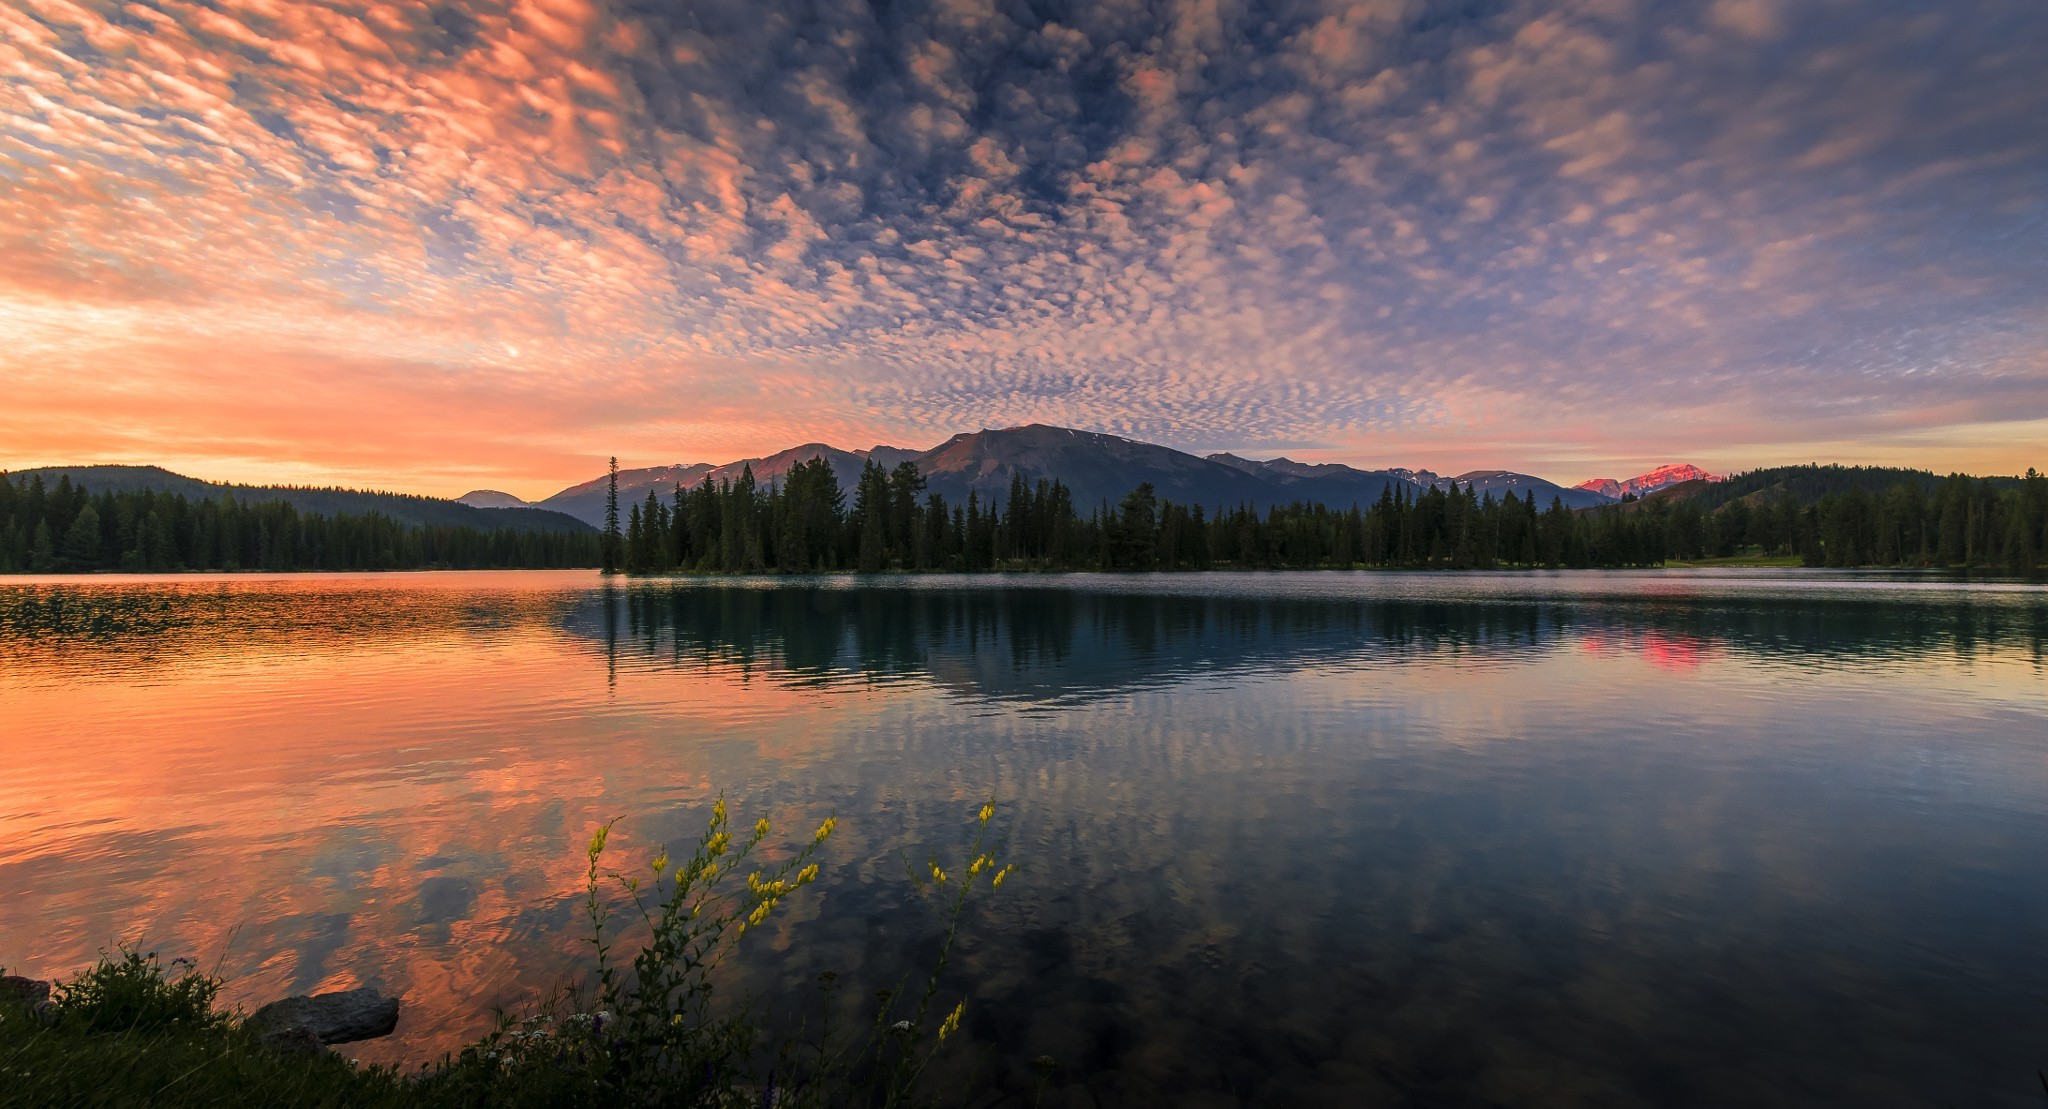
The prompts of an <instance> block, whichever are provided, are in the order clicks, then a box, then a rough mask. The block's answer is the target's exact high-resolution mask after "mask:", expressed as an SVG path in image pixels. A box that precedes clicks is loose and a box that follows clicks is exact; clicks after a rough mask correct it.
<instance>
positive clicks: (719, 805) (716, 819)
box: [711, 797, 725, 824]
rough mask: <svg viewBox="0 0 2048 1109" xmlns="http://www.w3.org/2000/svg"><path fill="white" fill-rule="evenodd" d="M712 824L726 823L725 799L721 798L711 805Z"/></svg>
mask: <svg viewBox="0 0 2048 1109" xmlns="http://www.w3.org/2000/svg"><path fill="white" fill-rule="evenodd" d="M711 822H712V823H713V824H723V823H725V798H723V797H721V798H719V799H718V800H716V801H713V802H712V803H711Z"/></svg>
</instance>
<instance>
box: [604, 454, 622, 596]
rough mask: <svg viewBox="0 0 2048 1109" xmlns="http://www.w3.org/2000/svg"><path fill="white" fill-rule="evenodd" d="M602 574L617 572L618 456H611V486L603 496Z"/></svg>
mask: <svg viewBox="0 0 2048 1109" xmlns="http://www.w3.org/2000/svg"><path fill="white" fill-rule="evenodd" d="M604 572H605V573H607V574H616V573H618V572H619V456H618V455H613V456H612V470H611V486H610V488H609V489H607V490H606V491H605V495H604Z"/></svg>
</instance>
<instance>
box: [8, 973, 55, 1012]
mask: <svg viewBox="0 0 2048 1109" xmlns="http://www.w3.org/2000/svg"><path fill="white" fill-rule="evenodd" d="M48 1000H50V984H49V983H48V982H45V981H43V980H42V979H40V978H23V977H22V976H21V975H19V974H5V975H0V1005H26V1006H29V1007H31V1008H33V1007H35V1006H37V1005H41V1004H42V1003H43V1002H45V1001H48Z"/></svg>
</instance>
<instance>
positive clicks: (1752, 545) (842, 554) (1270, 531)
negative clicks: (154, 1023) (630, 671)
mask: <svg viewBox="0 0 2048 1109" xmlns="http://www.w3.org/2000/svg"><path fill="white" fill-rule="evenodd" d="M2010 484H2011V487H2010V488H2003V489H2001V488H1999V487H1998V486H1997V485H1996V484H1994V483H1989V482H1980V481H1975V480H1973V479H1970V478H1961V477H1958V478H1954V479H1949V480H1948V481H1946V482H1944V483H1943V485H1942V486H1941V489H1940V490H1939V491H1938V495H1937V496H1936V497H1934V498H1931V499H1930V498H1924V497H1922V498H1920V499H1918V500H1915V499H1914V498H1915V497H1916V496H1917V493H1916V487H1914V486H1912V485H1904V486H1901V487H1900V488H1901V489H1903V490H1904V492H1901V493H1898V494H1897V495H1896V496H1894V495H1892V494H1887V495H1886V496H1885V497H1884V498H1877V497H1875V496H1874V495H1872V494H1868V493H1864V492H1861V491H1859V490H1851V491H1850V492H1847V493H1829V494H1826V495H1823V496H1822V497H1821V498H1820V499H1819V500H1818V501H1816V502H1814V503H1812V504H1801V503H1800V502H1799V500H1798V499H1797V497H1796V496H1794V495H1792V494H1791V493H1789V492H1786V491H1782V490H1781V491H1780V493H1779V496H1778V498H1777V499H1776V500H1772V501H1767V502H1765V503H1763V504H1760V505H1756V506H1752V505H1751V504H1749V502H1747V501H1735V502H1732V503H1730V504H1728V505H1727V506H1726V507H1725V508H1723V509H1722V510H1720V511H1716V512H1708V511H1706V507H1705V504H1704V503H1703V498H1691V499H1652V500H1647V501H1643V502H1640V503H1635V504H1629V505H1623V506H1615V507H1612V508H1602V509H1590V510H1580V511H1573V510H1571V509H1568V508H1566V507H1565V506H1564V504H1563V503H1562V502H1561V501H1559V500H1557V499H1555V498H1553V500H1552V502H1551V504H1550V505H1549V506H1548V507H1541V508H1539V506H1538V505H1537V504H1536V500H1535V498H1534V496H1532V495H1531V496H1522V497H1514V496H1509V497H1504V498H1500V499H1495V498H1494V497H1493V496H1492V495H1491V494H1490V493H1481V492H1478V491H1476V490H1475V488H1474V487H1473V486H1471V485H1465V486H1456V485H1454V486H1452V487H1451V488H1450V489H1448V490H1446V489H1441V488H1436V489H1429V490H1426V491H1422V492H1420V493H1412V492H1410V491H1408V490H1407V489H1405V488H1401V487H1393V488H1388V489H1386V490H1385V491H1383V493H1382V494H1381V496H1380V498H1379V499H1378V500H1377V501H1375V502H1373V503H1372V504H1371V505H1370V506H1364V507H1360V506H1353V507H1352V508H1350V509H1348V510H1339V509H1333V508H1329V507H1327V506H1324V505H1321V504H1296V505H1291V506H1285V507H1275V508H1271V509H1268V510H1266V511H1263V512H1261V511H1258V510H1256V509H1253V508H1250V507H1247V506H1235V507H1231V506H1225V507H1220V508H1205V507H1204V506H1202V505H1184V504H1180V503H1176V502H1174V501H1171V500H1168V499H1165V498H1161V497H1159V496H1158V495H1157V492H1156V491H1155V490H1154V489H1153V488H1152V486H1150V485H1149V484H1148V485H1140V486H1139V487H1138V488H1137V489H1135V490H1133V491H1132V492H1131V493H1129V494H1128V495H1126V496H1124V497H1123V498H1122V499H1121V500H1120V501H1118V502H1117V503H1115V504H1110V503H1107V502H1098V503H1096V504H1093V505H1078V504H1076V503H1075V501H1074V498H1073V496H1072V494H1071V493H1070V492H1069V491H1068V490H1067V488H1066V486H1065V485H1064V484H1062V483H1061V482H1059V481H1050V482H1048V481H1039V482H1036V483H1030V484H1027V483H1026V482H1025V481H1024V479H1023V478H1022V477H1021V476H1017V477H1015V478H1013V480H1012V482H1011V486H1010V489H1009V490H1008V494H1007V495H1006V496H1005V497H1004V498H1002V499H1001V500H1000V501H999V502H996V503H993V504H984V503H983V502H982V501H981V499H980V497H979V495H978V494H977V493H974V492H970V493H969V495H968V497H967V500H966V503H965V504H960V505H953V504H949V503H948V502H947V501H946V499H945V498H944V497H943V496H941V495H938V494H933V493H928V492H927V491H926V488H925V482H924V479H923V477H922V476H921V474H920V473H919V471H918V468H917V467H916V466H915V465H912V464H907V463H906V464H902V465H898V466H897V467H896V468H895V469H894V470H889V471H885V470H883V469H882V468H881V467H880V466H878V465H873V464H870V465H869V466H867V467H866V469H865V470H864V471H863V473H862V476H861V478H860V481H859V482H858V483H857V485H856V487H855V489H854V492H853V497H852V499H851V503H850V504H849V503H848V499H847V498H846V496H845V495H844V493H843V491H842V490H841V489H840V487H839V483H838V480H837V478H836V477H835V476H834V475H833V473H832V471H831V468H830V467H829V466H827V465H825V464H824V463H822V462H810V463H804V464H802V465H799V466H797V467H795V468H794V469H792V470H791V471H790V473H789V475H788V480H787V481H786V482H784V483H782V484H780V485H767V486H763V485H759V484H757V483H755V482H754V480H753V476H752V474H751V473H750V472H744V471H743V472H742V474H741V477H740V480H738V481H736V482H717V483H714V482H708V481H707V482H705V483H703V484H700V485H698V486H697V487H695V488H693V489H684V488H681V487H676V488H674V489H673V490H672V491H671V494H670V496H668V497H661V496H658V495H656V494H655V493H654V492H652V491H649V492H648V494H647V496H646V497H645V498H644V499H642V500H640V501H639V502H638V503H633V504H629V505H627V506H626V507H625V510H624V517H623V523H622V528H621V532H620V534H619V536H618V539H617V540H616V542H617V544H618V548H617V550H616V552H615V559H616V561H617V563H618V564H619V565H620V566H621V567H622V568H623V569H625V570H627V571H628V572H639V573H658V572H665V571H670V570H678V569H681V570H699V571H714V572H726V573H744V572H756V571H783V572H792V573H801V572H812V571H822V570H843V569H854V570H863V571H876V570H884V569H892V568H893V569H904V570H966V571H976V570H999V569H1105V570H1154V569H1159V570H1170V569H1193V570H1200V569H1211V568H1237V569H1255V568H1315V567H1352V566H1381V567H1417V568H1439V567H1441V568H1452V569H1467V568H1487V567H1625V566H1654V565H1659V564H1661V563H1664V562H1667V561H1672V560H1702V559H1710V558H1717V557H1720V558H1725V557H1731V556H1738V555H1744V554H1753V555H1762V556H1774V557H1787V556H1796V557H1798V558H1799V559H1800V560H1801V561H1803V562H1804V563H1806V564H1808V565H1815V566H1859V565H1873V564H1875V565H1912V566H2003V567H2009V568H2012V569H2016V570H2023V571H2024V570H2031V569H2033V568H2036V567H2038V566H2039V565H2040V564H2041V552H2042V551H2043V550H2044V548H2048V543H2044V536H2043V534H2042V528H2043V525H2044V521H2048V479H2042V478H2040V477H2037V476H2030V477H2029V478H2028V479H2026V481H2024V482H2018V483H2010Z"/></svg>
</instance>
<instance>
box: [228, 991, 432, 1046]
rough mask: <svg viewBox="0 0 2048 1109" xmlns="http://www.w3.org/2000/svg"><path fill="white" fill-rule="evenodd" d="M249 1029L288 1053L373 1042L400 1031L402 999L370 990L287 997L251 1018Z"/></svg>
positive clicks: (256, 1012)
mask: <svg viewBox="0 0 2048 1109" xmlns="http://www.w3.org/2000/svg"><path fill="white" fill-rule="evenodd" d="M246 1026H247V1027H248V1028H250V1029H251V1030H253V1031H254V1032H255V1033H256V1034H257V1035H259V1036H261V1037H263V1039H264V1040H265V1041H267V1042H269V1043H271V1044H272V1045H274V1046H276V1047H278V1048H279V1049H280V1050H286V1051H296V1050H307V1049H309V1048H316V1047H317V1046H319V1045H324V1044H345V1043H353V1042H354V1041H356V1040H371V1039H375V1038H377V1037H378V1036H388V1035H390V1034H391V1030H392V1029H393V1028H396V1027H398V999H397V998H395V997H385V996H384V995H383V994H380V993H378V992H377V991H376V990H373V989H370V988H368V987H364V988H362V989H359V990H342V991H340V992H338V993H320V994H313V995H312V996H310V997H308V996H304V995H301V996H299V997H287V998H285V999H284V1000H283V1001H273V1002H271V1003H270V1004H268V1005H265V1006H264V1007H263V1008H261V1009H258V1010H256V1011H255V1012H254V1013H251V1014H249V1019H248V1021H247V1022H246Z"/></svg>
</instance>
